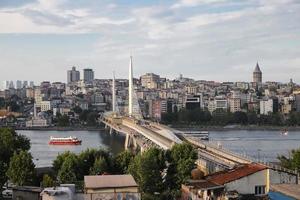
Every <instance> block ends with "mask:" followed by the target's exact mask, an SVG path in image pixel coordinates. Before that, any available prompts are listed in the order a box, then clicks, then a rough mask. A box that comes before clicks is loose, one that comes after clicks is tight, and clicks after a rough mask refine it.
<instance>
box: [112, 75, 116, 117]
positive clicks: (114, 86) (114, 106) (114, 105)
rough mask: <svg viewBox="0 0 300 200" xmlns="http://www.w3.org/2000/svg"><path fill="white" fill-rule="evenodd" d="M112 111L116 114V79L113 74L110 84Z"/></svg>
mask: <svg viewBox="0 0 300 200" xmlns="http://www.w3.org/2000/svg"><path fill="white" fill-rule="evenodd" d="M112 111H113V112H114V113H115V112H116V79H115V72H113V82H112Z"/></svg>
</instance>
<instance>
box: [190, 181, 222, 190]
mask: <svg viewBox="0 0 300 200" xmlns="http://www.w3.org/2000/svg"><path fill="white" fill-rule="evenodd" d="M185 185H186V186H188V187H192V188H193V189H198V190H201V189H217V188H224V186H222V185H219V184H216V183H213V182H211V181H207V180H197V181H192V180H191V181H189V182H188V183H187V184H185Z"/></svg>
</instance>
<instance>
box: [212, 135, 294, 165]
mask: <svg viewBox="0 0 300 200" xmlns="http://www.w3.org/2000/svg"><path fill="white" fill-rule="evenodd" d="M210 139H211V141H212V142H214V143H219V144H221V145H222V146H223V147H224V148H227V149H229V150H232V151H234V152H237V153H240V154H243V155H247V156H250V157H251V158H255V159H259V160H263V161H268V162H277V161H278V160H277V156H278V155H282V154H284V155H286V156H288V155H289V151H291V150H292V149H297V148H300V131H289V133H288V135H281V134H280V131H246V130H234V131H211V132H210Z"/></svg>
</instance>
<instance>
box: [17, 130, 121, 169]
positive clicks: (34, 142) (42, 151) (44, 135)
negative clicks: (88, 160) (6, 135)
mask: <svg viewBox="0 0 300 200" xmlns="http://www.w3.org/2000/svg"><path fill="white" fill-rule="evenodd" d="M17 132H18V133H19V134H22V135H25V136H27V137H28V138H29V139H30V142H31V149H30V152H31V154H32V156H33V158H34V163H35V165H36V166H37V167H47V166H51V165H52V161H53V160H54V159H55V158H56V156H57V155H58V154H59V153H63V152H65V151H71V152H74V153H80V152H81V151H83V150H85V149H87V148H104V149H107V150H109V151H110V152H111V153H112V154H116V153H119V152H121V151H123V150H124V143H125V136H123V135H120V134H112V135H110V134H109V133H108V132H104V131H17ZM50 136H53V137H69V136H75V137H77V138H78V139H80V140H82V144H81V145H49V144H48V142H49V138H50Z"/></svg>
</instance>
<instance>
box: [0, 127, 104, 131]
mask: <svg viewBox="0 0 300 200" xmlns="http://www.w3.org/2000/svg"><path fill="white" fill-rule="evenodd" d="M0 128H13V129H14V130H16V131H104V130H105V128H104V127H71V126H70V127H57V126H53V127H0Z"/></svg>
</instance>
